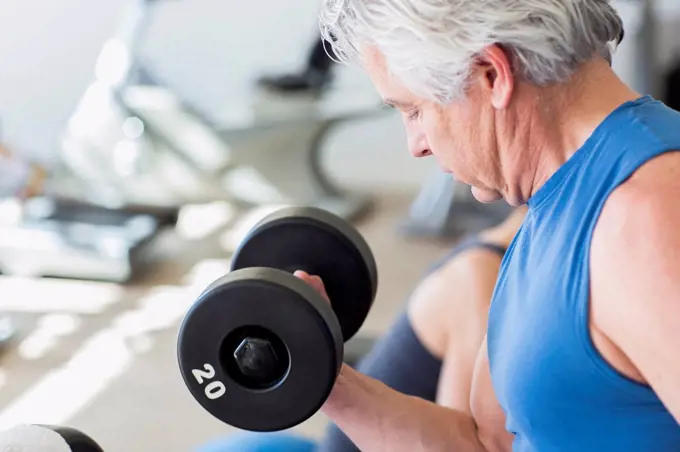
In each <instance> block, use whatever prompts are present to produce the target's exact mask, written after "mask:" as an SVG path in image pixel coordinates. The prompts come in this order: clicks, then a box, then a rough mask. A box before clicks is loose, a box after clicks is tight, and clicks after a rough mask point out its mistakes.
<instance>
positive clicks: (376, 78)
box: [362, 47, 412, 106]
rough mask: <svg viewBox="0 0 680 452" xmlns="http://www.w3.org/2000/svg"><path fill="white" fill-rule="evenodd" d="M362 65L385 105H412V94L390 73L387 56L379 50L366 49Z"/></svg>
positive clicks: (373, 48)
mask: <svg viewBox="0 0 680 452" xmlns="http://www.w3.org/2000/svg"><path fill="white" fill-rule="evenodd" d="M362 64H363V66H364V68H365V69H366V72H367V73H368V76H369V77H370V78H371V80H372V81H373V84H374V85H375V87H376V89H377V90H378V93H379V94H380V95H381V96H382V97H383V99H384V101H385V103H388V104H392V105H396V106H399V105H406V104H409V103H411V101H412V99H411V97H412V96H411V93H410V92H409V91H408V89H406V87H405V86H404V85H403V84H402V83H401V81H400V80H399V79H398V78H397V77H395V76H394V75H393V74H391V73H390V71H389V68H388V66H387V61H386V60H385V56H384V55H383V54H382V53H381V52H380V51H379V50H378V49H377V48H375V47H370V48H366V49H365V51H364V52H363V62H362Z"/></svg>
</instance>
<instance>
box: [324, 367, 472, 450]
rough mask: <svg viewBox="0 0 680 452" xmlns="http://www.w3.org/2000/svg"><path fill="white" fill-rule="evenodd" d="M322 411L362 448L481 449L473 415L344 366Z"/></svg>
mask: <svg viewBox="0 0 680 452" xmlns="http://www.w3.org/2000/svg"><path fill="white" fill-rule="evenodd" d="M323 412H324V413H325V414H326V415H327V416H328V417H329V418H330V419H331V420H332V421H333V422H334V423H335V424H336V425H337V426H338V427H339V428H340V429H341V430H342V431H343V432H344V433H345V434H346V435H347V436H348V437H349V438H350V439H351V440H352V441H353V442H354V444H356V446H357V447H358V448H359V449H361V450H362V451H366V452H372V451H383V450H389V451H392V452H400V451H404V452H415V451H427V452H430V451H433V452H434V451H457V452H458V451H460V452H482V451H484V448H483V447H482V445H481V443H480V442H479V439H478V437H477V429H476V427H475V424H474V421H473V419H472V418H471V417H470V416H469V415H467V414H465V413H463V412H459V411H455V410H451V409H448V408H444V407H441V406H438V405H435V404H434V403H431V402H427V401H425V400H422V399H419V398H415V397H410V396H407V395H404V394H401V393H399V392H397V391H394V390H392V389H390V388H389V387H387V386H385V385H384V384H382V383H381V382H379V381H377V380H373V379H371V378H369V377H367V376H365V375H362V374H360V373H358V372H357V371H355V370H354V369H352V368H350V367H348V366H344V367H343V369H342V370H341V372H340V375H339V377H338V381H337V383H336V385H335V387H334V388H333V392H332V393H331V396H330V397H329V399H328V401H327V402H326V404H325V405H324V407H323Z"/></svg>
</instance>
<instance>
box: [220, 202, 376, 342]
mask: <svg viewBox="0 0 680 452" xmlns="http://www.w3.org/2000/svg"><path fill="white" fill-rule="evenodd" d="M248 267H271V268H278V269H280V270H283V271H286V272H293V271H295V270H304V271H306V272H307V273H309V274H312V275H317V276H319V277H321V279H322V280H323V282H324V285H325V287H326V291H327V292H328V296H329V298H330V300H331V303H332V304H333V310H334V311H335V314H336V316H337V317H338V321H339V322H340V327H341V328H342V335H343V338H344V340H345V341H348V340H349V339H350V338H352V336H354V334H355V333H356V332H357V331H358V330H359V328H360V327H361V325H362V324H363V323H364V320H366V316H367V315H368V312H369V310H370V309H371V306H372V304H373V299H374V298H375V294H376V290H377V287H378V273H377V269H376V263H375V259H374V257H373V254H372V253H371V250H370V248H369V246H368V244H367V243H366V241H365V240H364V238H363V237H362V236H361V234H359V232H357V231H356V230H355V229H354V228H353V227H352V226H351V225H349V224H348V223H347V222H345V221H344V220H342V219H340V218H338V217H336V216H335V215H332V214H330V213H328V212H326V211H324V210H321V209H317V208H312V207H290V208H285V209H281V210H279V211H277V212H275V213H273V214H271V215H268V216H267V217H265V218H264V219H262V220H261V221H260V222H258V223H257V225H255V227H254V228H253V229H252V230H251V231H250V232H249V234H248V236H247V237H246V238H245V239H244V240H243V242H242V243H241V246H240V247H239V248H238V249H237V250H236V253H235V254H234V257H233V259H232V264H231V268H232V270H238V269H241V268H248Z"/></svg>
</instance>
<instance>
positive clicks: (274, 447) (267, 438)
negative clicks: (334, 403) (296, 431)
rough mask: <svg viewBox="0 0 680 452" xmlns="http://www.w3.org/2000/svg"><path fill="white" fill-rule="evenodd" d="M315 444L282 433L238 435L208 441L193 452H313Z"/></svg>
mask: <svg viewBox="0 0 680 452" xmlns="http://www.w3.org/2000/svg"><path fill="white" fill-rule="evenodd" d="M315 450H316V444H315V443H314V442H313V441H311V440H309V439H306V438H302V437H300V436H296V435H291V434H284V433H239V434H235V435H230V436H228V437H226V438H220V439H217V440H213V441H210V442H208V443H206V444H204V445H203V446H201V447H199V448H198V449H196V450H195V452H314V451H315Z"/></svg>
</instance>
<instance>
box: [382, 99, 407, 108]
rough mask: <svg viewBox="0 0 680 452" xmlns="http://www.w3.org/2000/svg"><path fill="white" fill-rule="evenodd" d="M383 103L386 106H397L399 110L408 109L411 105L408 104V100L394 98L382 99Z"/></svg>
mask: <svg viewBox="0 0 680 452" xmlns="http://www.w3.org/2000/svg"><path fill="white" fill-rule="evenodd" d="M383 103H384V104H385V106H386V107H397V108H399V109H400V110H408V109H409V108H411V107H412V106H413V104H410V103H408V102H400V101H398V100H394V99H383Z"/></svg>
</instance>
